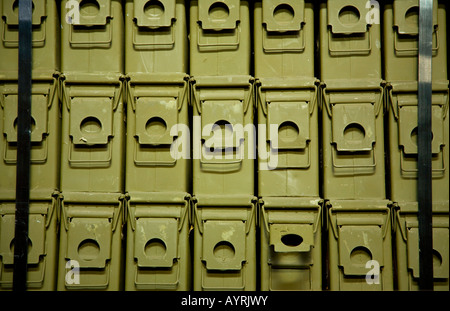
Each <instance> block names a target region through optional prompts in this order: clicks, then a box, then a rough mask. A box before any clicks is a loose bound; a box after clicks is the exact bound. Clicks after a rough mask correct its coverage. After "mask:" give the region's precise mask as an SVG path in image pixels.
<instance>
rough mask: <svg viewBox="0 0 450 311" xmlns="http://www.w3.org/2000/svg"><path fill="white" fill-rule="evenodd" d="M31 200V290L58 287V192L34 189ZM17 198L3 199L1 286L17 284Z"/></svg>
mask: <svg viewBox="0 0 450 311" xmlns="http://www.w3.org/2000/svg"><path fill="white" fill-rule="evenodd" d="M32 197H33V199H32V200H30V204H29V219H28V236H29V247H28V255H27V256H28V257H27V260H28V264H27V283H26V286H27V290H29V291H31V290H44V291H52V290H55V289H56V282H55V281H56V274H57V269H56V268H57V256H58V243H57V241H58V240H57V239H58V228H57V224H58V209H59V199H58V193H57V192H55V194H54V195H53V196H52V195H51V194H49V193H47V192H46V191H41V193H39V192H36V191H34V192H33V193H32ZM15 210H16V203H15V201H14V200H10V201H6V200H4V199H3V198H2V200H1V202H0V290H11V289H12V288H13V274H14V228H15Z"/></svg>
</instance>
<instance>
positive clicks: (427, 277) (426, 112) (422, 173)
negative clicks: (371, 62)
mask: <svg viewBox="0 0 450 311" xmlns="http://www.w3.org/2000/svg"><path fill="white" fill-rule="evenodd" d="M432 35H433V0H420V3H419V57H418V62H419V63H418V64H419V73H418V74H419V76H418V80H419V85H418V97H419V103H418V138H417V146H418V162H417V166H418V167H417V169H418V178H417V179H418V180H417V190H418V198H417V199H418V203H419V273H420V278H419V287H420V289H421V290H433V227H432V195H431V180H432V175H431V173H432V171H431V169H432V168H431V160H432V154H431V140H432V132H431V95H432V83H431V80H432V75H431V64H432V39H433V36H432Z"/></svg>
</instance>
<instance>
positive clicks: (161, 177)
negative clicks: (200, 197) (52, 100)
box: [125, 0, 192, 290]
mask: <svg viewBox="0 0 450 311" xmlns="http://www.w3.org/2000/svg"><path fill="white" fill-rule="evenodd" d="M125 15H126V17H125V72H126V74H127V76H126V97H125V100H126V101H127V150H126V153H127V155H126V178H125V190H126V193H127V205H128V206H127V211H128V213H127V214H128V217H127V219H128V220H127V238H126V240H127V242H126V243H127V251H126V263H125V264H126V267H125V290H190V289H191V281H192V280H191V274H192V269H191V266H190V264H191V260H190V247H189V229H190V228H189V225H190V222H189V217H188V215H189V210H190V195H188V193H187V192H189V191H190V188H191V187H190V186H191V168H190V156H191V149H190V146H191V144H190V129H189V120H188V108H189V107H188V99H189V76H188V75H187V70H188V65H189V63H188V44H187V43H188V39H187V38H188V37H187V23H186V11H185V1H184V0H161V1H147V0H143V1H136V0H135V1H126V2H125Z"/></svg>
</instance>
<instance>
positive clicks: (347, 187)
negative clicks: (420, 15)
mask: <svg viewBox="0 0 450 311" xmlns="http://www.w3.org/2000/svg"><path fill="white" fill-rule="evenodd" d="M366 3H367V1H365V0H355V1H328V2H327V3H325V2H323V3H321V7H320V35H319V39H320V71H321V77H320V79H321V81H322V96H321V100H322V101H321V105H322V116H323V122H322V123H323V125H322V126H323V131H322V138H323V139H322V140H323V143H322V144H323V191H324V198H325V199H345V200H347V199H384V198H385V197H386V194H385V171H384V170H385V165H384V139H383V138H384V126H383V113H384V109H383V108H384V91H383V90H384V88H383V81H382V79H381V46H380V39H381V37H380V25H379V24H377V23H375V22H374V23H368V22H369V21H368V20H367V19H366V18H365V16H366V14H367V13H368V9H367V8H366V7H365V5H366Z"/></svg>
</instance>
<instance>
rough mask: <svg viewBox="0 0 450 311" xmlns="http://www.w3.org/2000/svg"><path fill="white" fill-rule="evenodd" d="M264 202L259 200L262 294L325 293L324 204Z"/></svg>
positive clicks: (311, 201)
mask: <svg viewBox="0 0 450 311" xmlns="http://www.w3.org/2000/svg"><path fill="white" fill-rule="evenodd" d="M263 200H264V201H263ZM263 200H262V199H261V200H260V235H261V257H260V260H261V269H260V279H261V290H264V291H266V290H322V234H321V232H322V203H323V202H322V200H320V199H317V198H306V197H302V198H298V197H264V198H263Z"/></svg>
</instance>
